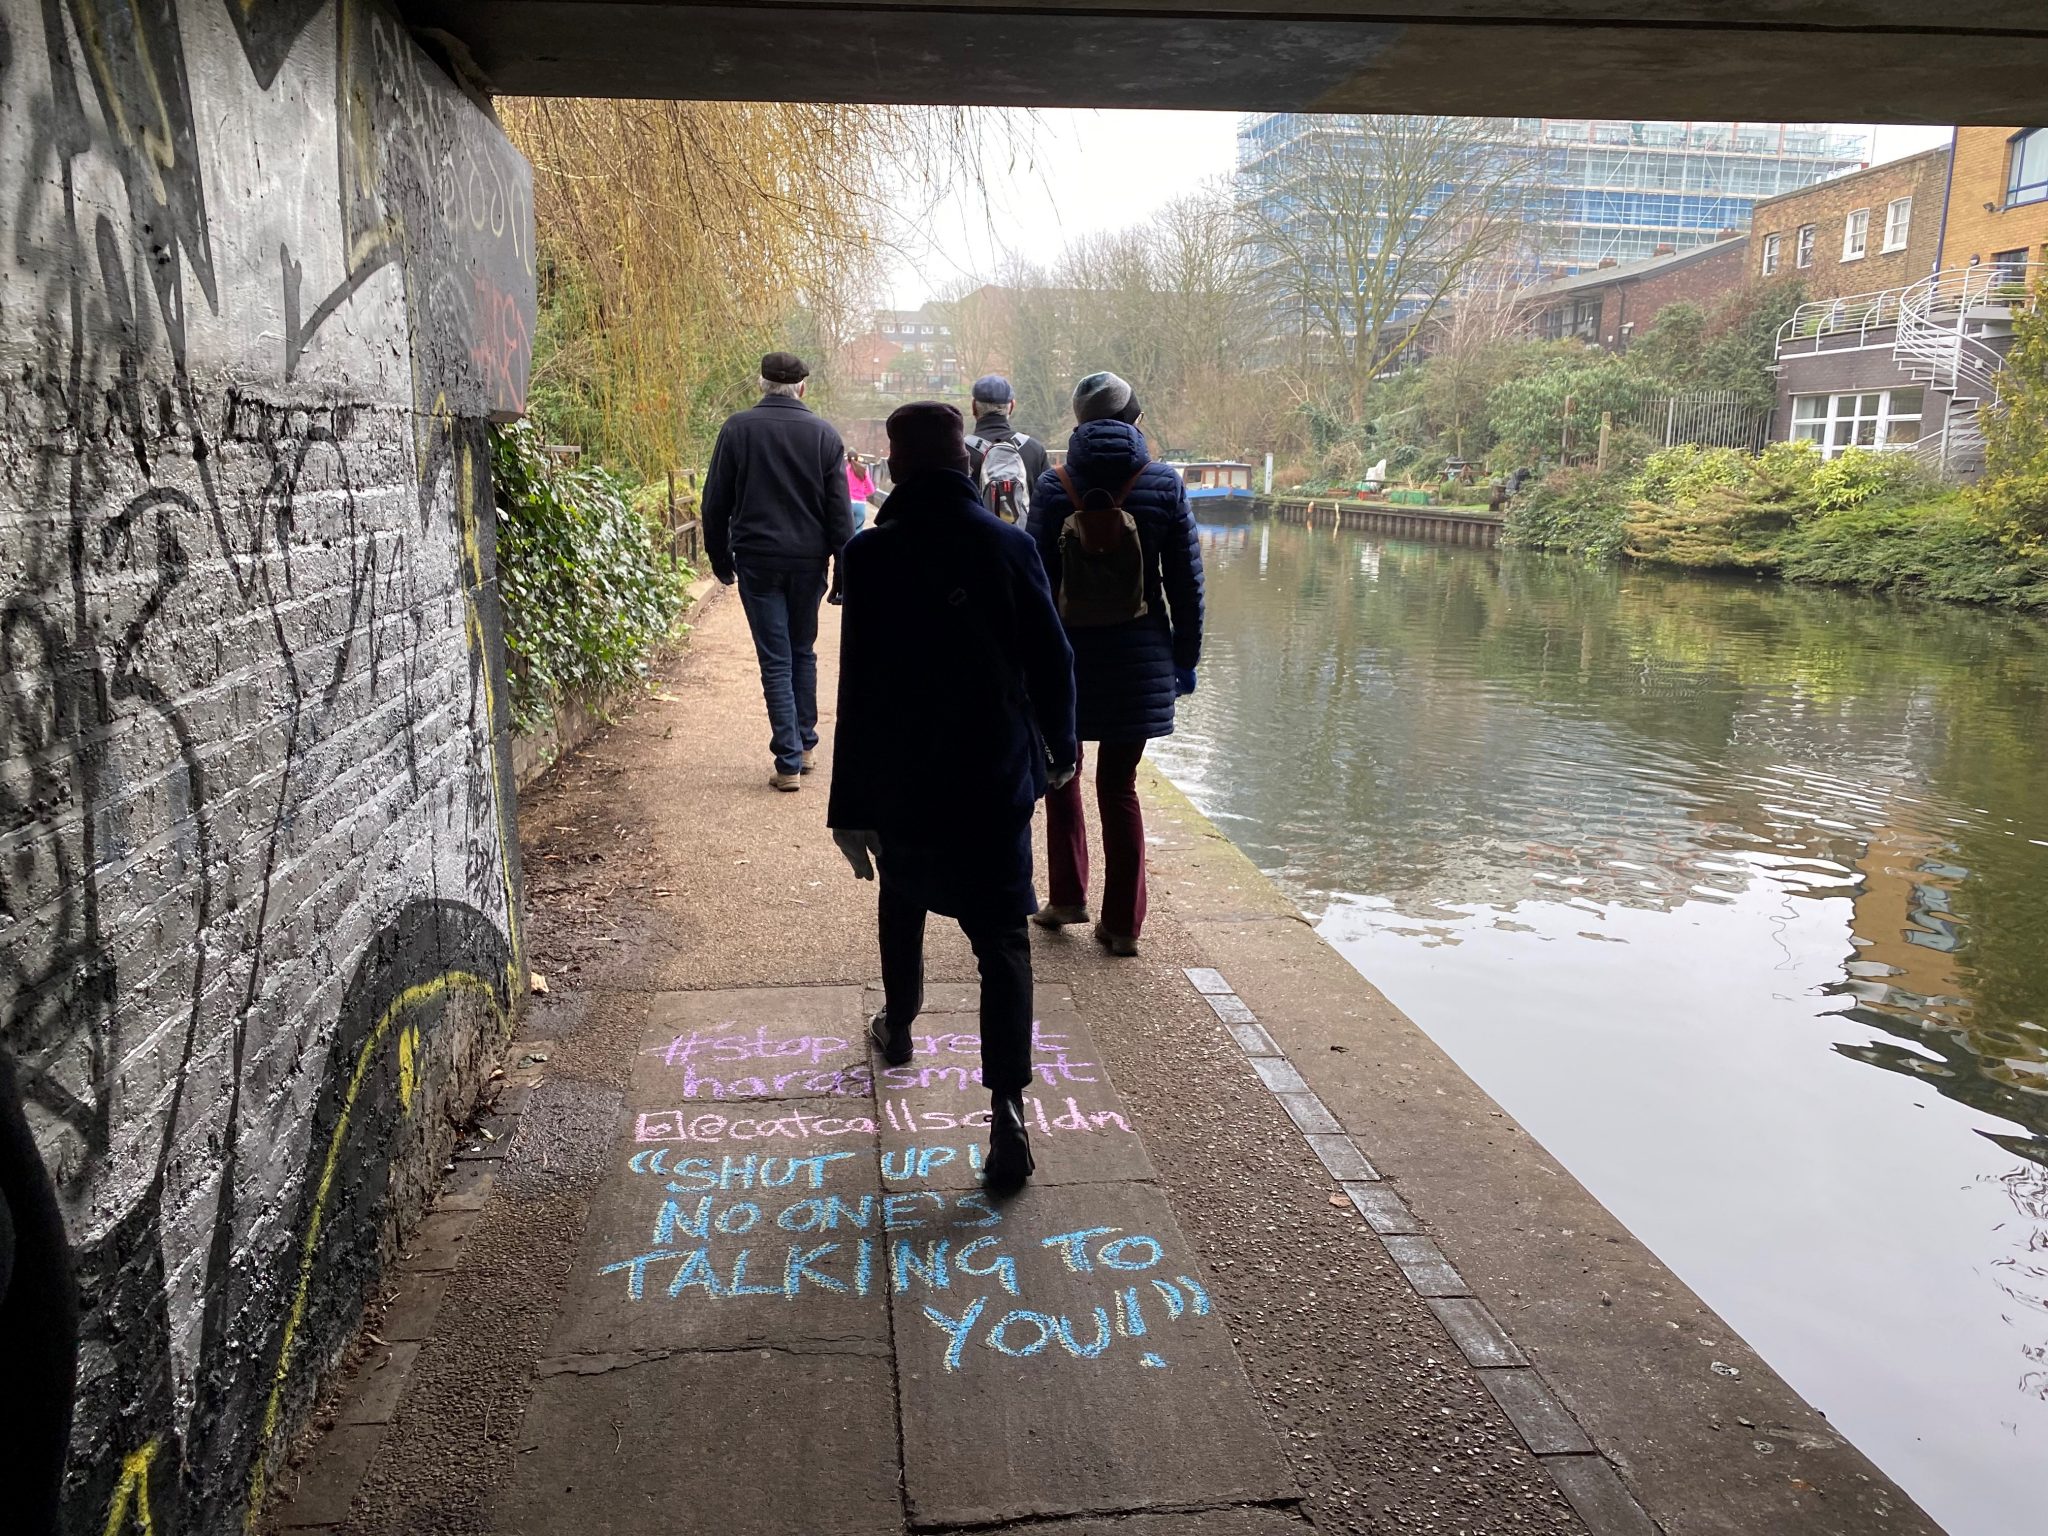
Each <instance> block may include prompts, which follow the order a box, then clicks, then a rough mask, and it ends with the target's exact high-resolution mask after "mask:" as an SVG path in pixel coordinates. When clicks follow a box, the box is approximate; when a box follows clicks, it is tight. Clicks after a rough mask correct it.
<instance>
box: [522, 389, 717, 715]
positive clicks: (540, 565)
mask: <svg viewBox="0 0 2048 1536" xmlns="http://www.w3.org/2000/svg"><path fill="white" fill-rule="evenodd" d="M491 468H492V472H493V476H494V478H495V481H496V485H497V504H498V587H499V591H500V593H501V595H502V597H503V599H504V607H505V649H506V650H507V652H508V653H510V656H511V667H510V672H511V683H512V716H513V725H514V727H515V728H516V729H518V730H521V731H534V730H538V729H540V728H541V727H543V726H545V725H546V724H547V723H548V722H549V721H550V720H551V719H552V718H553V716H554V708H555V704H556V702H557V701H558V700H560V699H561V698H562V697H563V696H564V695H566V694H569V693H572V692H601V691H603V690H605V689H607V688H614V687H617V686H618V685H620V684H622V683H626V682H631V681H632V680H634V679H635V678H638V677H642V676H644V675H645V674H646V671H647V661H648V658H649V656H650V655H651V654H652V653H653V651H654V648H655V647H656V646H657V645H659V644H660V643H661V642H662V641H663V640H664V639H666V638H667V637H668V636H669V635H671V634H672V633H674V632H675V627H676V620H677V618H678V617H679V616H680V614H681V613H682V611H683V604H684V587H685V584H686V583H687V582H688V580H689V577H690V574H691V573H690V570H689V567H688V566H686V565H684V564H682V563H681V562H680V561H677V560H675V559H672V558H671V557H670V556H669V555H668V554H667V553H666V552H665V551H664V550H663V549H662V548H661V546H660V544H659V543H658V541H657V539H656V537H655V530H654V527H653V525H652V524H651V523H650V522H649V520H648V518H647V517H646V516H645V515H643V514H642V513H641V512H639V511H636V510H635V509H634V507H633V506H632V505H631V504H630V502H629V499H628V498H629V495H630V492H629V490H628V487H627V486H626V485H625V483H624V482H623V481H621V480H620V479H619V478H618V477H617V476H615V475H612V474H609V473H607V472H606V471H604V470H602V469H565V468H563V467H561V466H559V465H557V464H555V463H553V462H552V461H551V460H550V459H549V458H548V457H547V455H545V454H544V453H542V452H541V448H540V434H539V433H538V432H537V431H536V430H535V429H534V428H533V426H532V425H531V424H530V423H527V422H518V423H515V424H513V425H511V426H508V427H493V428H492V429H491ZM665 494H666V491H665V488H664V495H665Z"/></svg>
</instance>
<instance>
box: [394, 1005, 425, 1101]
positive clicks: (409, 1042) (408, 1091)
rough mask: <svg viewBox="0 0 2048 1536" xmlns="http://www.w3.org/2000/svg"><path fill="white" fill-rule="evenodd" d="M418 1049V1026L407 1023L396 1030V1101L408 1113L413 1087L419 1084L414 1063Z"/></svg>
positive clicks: (417, 1071)
mask: <svg viewBox="0 0 2048 1536" xmlns="http://www.w3.org/2000/svg"><path fill="white" fill-rule="evenodd" d="M419 1049H420V1030H419V1026H418V1025H417V1024H408V1025H406V1026H405V1028H404V1029H402V1030H400V1031H399V1032H398V1102H399V1104H400V1106H401V1107H403V1108H404V1109H405V1110H406V1111H407V1112H408V1113H410V1112H411V1110H412V1092H413V1089H414V1088H416V1087H418V1086H419V1070H418V1068H417V1066H416V1065H415V1062H416V1060H417V1058H418V1055H419Z"/></svg>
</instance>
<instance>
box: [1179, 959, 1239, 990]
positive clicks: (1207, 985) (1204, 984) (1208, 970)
mask: <svg viewBox="0 0 2048 1536" xmlns="http://www.w3.org/2000/svg"><path fill="white" fill-rule="evenodd" d="M1181 974H1182V975H1184V976H1186V977H1187V979H1188V981H1189V982H1190V983H1191V984H1192V985H1193V987H1194V989H1195V990H1196V991H1197V992H1201V993H1204V994H1206V995H1208V996H1212V997H1215V996H1220V995H1222V994H1223V993H1225V992H1228V991H1231V990H1232V988H1231V985H1230V983H1229V982H1227V981H1225V980H1224V979H1223V973H1222V972H1221V971H1218V970H1215V969H1214V968H1212V967H1210V966H1206V965H1190V966H1184V967H1182V970H1181Z"/></svg>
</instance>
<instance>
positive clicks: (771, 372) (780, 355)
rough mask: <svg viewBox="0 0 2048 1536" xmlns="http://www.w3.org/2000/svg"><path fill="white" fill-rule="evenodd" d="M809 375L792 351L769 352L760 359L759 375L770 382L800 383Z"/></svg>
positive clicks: (809, 372) (802, 362)
mask: <svg viewBox="0 0 2048 1536" xmlns="http://www.w3.org/2000/svg"><path fill="white" fill-rule="evenodd" d="M810 376H811V370H810V369H809V368H806V367H805V366H804V360H803V359H802V358H800V357H798V356H797V355H796V354H795V353H794V352H770V353H769V354H768V355H767V356H766V357H764V358H762V359H761V377H762V378H764V379H766V380H767V381H768V382H769V383H770V384H801V383H803V381H804V380H805V379H808V378H809V377H810Z"/></svg>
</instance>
